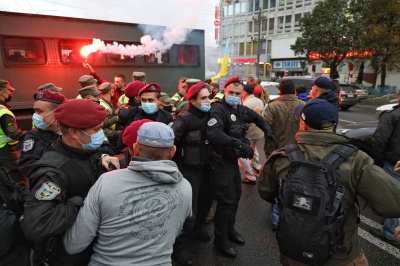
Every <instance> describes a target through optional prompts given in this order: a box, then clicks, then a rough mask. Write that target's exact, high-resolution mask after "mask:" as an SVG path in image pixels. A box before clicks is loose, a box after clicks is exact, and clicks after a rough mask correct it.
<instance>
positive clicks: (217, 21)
mask: <svg viewBox="0 0 400 266" xmlns="http://www.w3.org/2000/svg"><path fill="white" fill-rule="evenodd" d="M214 26H215V27H218V26H219V20H218V19H216V20H214Z"/></svg>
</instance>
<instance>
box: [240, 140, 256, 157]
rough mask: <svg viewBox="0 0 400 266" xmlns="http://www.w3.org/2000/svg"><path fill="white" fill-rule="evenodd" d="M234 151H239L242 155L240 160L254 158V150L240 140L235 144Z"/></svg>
mask: <svg viewBox="0 0 400 266" xmlns="http://www.w3.org/2000/svg"><path fill="white" fill-rule="evenodd" d="M236 149H238V150H240V151H241V152H242V153H243V156H242V158H248V159H252V158H253V156H254V150H253V149H252V148H251V146H250V145H249V144H247V143H244V142H242V141H240V140H238V142H237V145H236Z"/></svg>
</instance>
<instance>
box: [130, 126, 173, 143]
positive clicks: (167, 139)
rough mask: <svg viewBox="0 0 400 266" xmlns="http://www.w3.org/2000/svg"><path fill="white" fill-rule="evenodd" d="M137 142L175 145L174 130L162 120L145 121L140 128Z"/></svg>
mask: <svg viewBox="0 0 400 266" xmlns="http://www.w3.org/2000/svg"><path fill="white" fill-rule="evenodd" d="M137 135H138V139H137V142H138V143H140V144H142V145H146V146H152V147H172V146H173V145H174V139H175V135H174V131H173V130H172V128H170V127H169V126H167V125H166V124H164V123H160V122H148V123H144V124H143V125H142V126H141V127H140V128H139V130H138V133H137Z"/></svg>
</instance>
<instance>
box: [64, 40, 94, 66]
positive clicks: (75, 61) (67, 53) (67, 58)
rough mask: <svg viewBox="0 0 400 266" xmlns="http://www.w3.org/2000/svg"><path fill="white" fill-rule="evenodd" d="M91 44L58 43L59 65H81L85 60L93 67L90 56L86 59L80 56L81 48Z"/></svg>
mask: <svg viewBox="0 0 400 266" xmlns="http://www.w3.org/2000/svg"><path fill="white" fill-rule="evenodd" d="M91 43H92V42H91V41H89V40H61V41H60V43H59V44H60V53H61V54H60V58H61V63H62V64H64V65H82V63H83V62H84V61H85V59H87V61H88V63H89V64H91V65H93V60H92V59H93V55H92V54H90V55H89V56H88V57H87V58H84V57H83V56H82V55H81V49H82V47H83V46H86V45H89V44H91Z"/></svg>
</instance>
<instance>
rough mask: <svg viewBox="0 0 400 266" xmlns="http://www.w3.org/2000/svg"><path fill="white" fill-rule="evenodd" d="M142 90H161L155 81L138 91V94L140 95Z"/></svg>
mask: <svg viewBox="0 0 400 266" xmlns="http://www.w3.org/2000/svg"><path fill="white" fill-rule="evenodd" d="M143 92H161V87H160V85H158V84H157V83H150V84H147V85H146V86H145V87H143V88H142V89H141V90H140V91H139V95H142V93H143Z"/></svg>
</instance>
